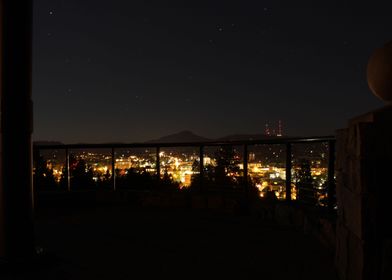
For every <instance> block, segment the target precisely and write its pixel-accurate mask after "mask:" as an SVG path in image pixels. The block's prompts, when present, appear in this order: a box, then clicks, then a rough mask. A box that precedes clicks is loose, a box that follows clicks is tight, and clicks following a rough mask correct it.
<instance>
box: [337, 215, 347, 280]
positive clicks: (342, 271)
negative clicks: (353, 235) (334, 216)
mask: <svg viewBox="0 0 392 280" xmlns="http://www.w3.org/2000/svg"><path fill="white" fill-rule="evenodd" d="M348 235H349V232H348V229H347V228H346V227H345V226H344V224H343V223H341V222H339V221H338V223H337V225H336V250H335V267H336V271H337V273H338V276H339V279H340V280H347V266H348Z"/></svg>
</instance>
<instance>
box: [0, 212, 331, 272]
mask: <svg viewBox="0 0 392 280" xmlns="http://www.w3.org/2000/svg"><path fill="white" fill-rule="evenodd" d="M36 231H37V243H38V244H40V245H41V246H42V247H43V248H45V249H46V251H47V254H46V257H44V259H43V261H41V262H40V263H39V264H37V265H34V266H32V267H31V268H29V269H25V270H23V271H20V270H16V271H15V270H10V271H8V273H7V274H8V275H5V277H4V279H36V278H37V279H56V280H62V279H113V280H116V279H156V278H165V279H173V278H174V279H180V278H181V279H214V278H215V279H256V278H258V279H290V280H296V279H301V280H304V279H305V280H306V279H309V280H310V279H312V280H313V279H318V280H323V279H329V280H331V279H336V277H335V274H334V272H333V261H332V259H333V257H332V256H331V255H330V254H329V253H328V252H327V251H326V250H325V248H324V247H322V245H320V244H319V243H318V242H317V241H315V240H313V239H312V238H311V237H310V236H305V235H303V234H302V233H301V232H298V231H295V230H293V229H289V228H285V227H281V226H277V225H273V224H271V223H266V222H263V221H261V220H260V219H258V218H256V217H250V216H240V215H233V214H222V213H200V212H191V211H189V210H184V211H174V210H140V209H139V210H137V209H132V208H127V207H98V208H80V209H72V210H71V209H68V210H62V211H61V212H48V213H43V214H42V213H41V214H40V215H39V218H37V221H36ZM3 276H4V275H3Z"/></svg>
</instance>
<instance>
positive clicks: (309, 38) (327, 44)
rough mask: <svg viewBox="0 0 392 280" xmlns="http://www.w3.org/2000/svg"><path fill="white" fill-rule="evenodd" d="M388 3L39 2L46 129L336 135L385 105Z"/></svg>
mask: <svg viewBox="0 0 392 280" xmlns="http://www.w3.org/2000/svg"><path fill="white" fill-rule="evenodd" d="M388 2H390V1H378V2H377V1H352V3H351V4H347V2H344V1H306V2H305V1H292V0H289V1H276V0H273V1H261V0H259V1H246V0H242V1H212V0H210V1H185V0H184V1H162V0H160V1H138V0H132V1H126V0H122V1H120V0H111V1H97V0H94V1H93V0H83V1H80V0H36V1H35V9H34V43H33V99H34V110H35V111H34V118H35V119H34V125H35V127H34V139H35V140H53V141H54V140H57V141H62V142H65V143H75V142H92V143H100V142H139V141H146V140H150V139H153V138H158V137H160V136H163V135H167V134H171V133H176V132H179V131H181V130H191V131H193V132H195V133H196V134H199V135H202V136H205V137H210V138H214V137H220V136H225V135H227V134H236V133H263V132H264V124H265V123H266V122H270V123H272V124H274V123H276V122H277V121H278V120H282V122H283V124H284V128H283V129H284V134H285V135H289V136H314V135H330V134H333V133H334V131H335V130H336V129H338V128H342V127H344V126H345V125H346V123H347V120H348V119H349V118H351V117H353V116H356V115H359V114H362V113H365V112H368V111H371V110H373V109H376V108H379V107H381V106H383V105H382V102H381V101H379V100H378V99H377V98H376V97H374V96H373V95H372V94H371V92H370V90H369V89H368V86H367V82H366V65H367V61H368V58H369V56H370V54H371V53H372V51H373V50H374V49H375V48H377V47H381V46H382V45H384V44H385V43H386V42H388V41H390V40H392V18H391V7H388ZM389 6H391V4H389Z"/></svg>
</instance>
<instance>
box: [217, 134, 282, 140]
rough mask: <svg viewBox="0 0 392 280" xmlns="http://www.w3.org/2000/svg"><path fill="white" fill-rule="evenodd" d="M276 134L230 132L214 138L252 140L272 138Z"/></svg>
mask: <svg viewBox="0 0 392 280" xmlns="http://www.w3.org/2000/svg"><path fill="white" fill-rule="evenodd" d="M274 138H278V136H268V135H265V134H232V135H227V136H224V137H221V138H217V139H215V140H216V141H248V140H249V141H252V140H265V139H274Z"/></svg>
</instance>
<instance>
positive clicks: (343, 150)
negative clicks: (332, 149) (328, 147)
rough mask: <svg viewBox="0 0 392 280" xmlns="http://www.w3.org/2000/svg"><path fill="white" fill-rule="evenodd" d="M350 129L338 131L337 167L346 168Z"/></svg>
mask: <svg viewBox="0 0 392 280" xmlns="http://www.w3.org/2000/svg"><path fill="white" fill-rule="evenodd" d="M347 137H348V129H339V130H337V131H336V165H335V169H336V170H337V171H339V170H346V159H347V156H348V153H347Z"/></svg>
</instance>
